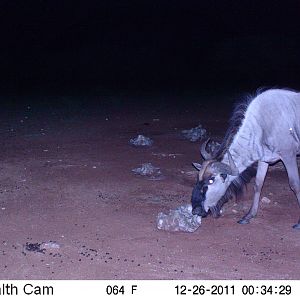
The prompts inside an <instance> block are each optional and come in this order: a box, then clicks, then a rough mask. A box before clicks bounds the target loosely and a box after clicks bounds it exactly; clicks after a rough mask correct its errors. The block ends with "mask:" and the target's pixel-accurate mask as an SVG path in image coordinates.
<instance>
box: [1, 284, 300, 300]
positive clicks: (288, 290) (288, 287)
mask: <svg viewBox="0 0 300 300" xmlns="http://www.w3.org/2000/svg"><path fill="white" fill-rule="evenodd" d="M141 297H153V298H154V299H255V300H257V299H300V281H297V280H291V281H281V280H53V281H52V280H45V281H43V280H1V281H0V300H1V299H30V298H33V299H74V298H76V299H79V298H81V299H89V300H93V299H142V298H141ZM153 298H152V299H153Z"/></svg>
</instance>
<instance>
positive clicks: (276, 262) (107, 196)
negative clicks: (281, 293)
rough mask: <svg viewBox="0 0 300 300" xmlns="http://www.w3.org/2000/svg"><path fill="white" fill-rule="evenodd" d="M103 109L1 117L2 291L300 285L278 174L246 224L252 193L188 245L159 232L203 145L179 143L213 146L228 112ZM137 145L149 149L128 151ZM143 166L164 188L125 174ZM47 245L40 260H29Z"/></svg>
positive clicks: (80, 104)
mask: <svg viewBox="0 0 300 300" xmlns="http://www.w3.org/2000/svg"><path fill="white" fill-rule="evenodd" d="M100 100H101V104H95V102H94V104H88V105H86V104H85V101H83V100H81V101H76V102H74V99H72V98H71V97H69V98H64V99H62V101H63V104H60V102H59V101H58V100H57V101H53V104H52V105H50V104H49V101H50V100H49V99H48V100H47V99H46V100H45V101H31V100H30V98H28V100H26V101H23V102H22V104H20V103H19V104H18V105H12V106H9V105H8V106H7V107H5V109H4V110H2V112H1V126H0V130H1V131H0V134H1V140H2V141H1V151H0V159H1V169H0V226H1V239H0V279H300V260H299V255H300V231H299V230H298V231H297V230H293V229H292V225H293V224H295V223H296V222H297V220H298V218H299V215H300V209H299V207H298V205H297V202H296V198H295V196H294V194H293V193H292V191H291V190H290V188H289V185H288V181H287V176H286V173H285V170H284V169H283V167H282V165H280V164H279V165H275V166H271V167H270V171H269V173H268V177H267V179H266V183H265V186H264V189H263V193H262V196H265V197H268V198H269V199H270V203H261V205H260V210H259V213H258V216H257V217H256V218H255V219H253V220H252V222H251V223H250V224H248V225H239V224H237V223H236V222H237V220H239V218H241V217H242V216H243V214H244V213H245V212H246V211H247V210H248V208H249V206H250V203H251V195H252V188H251V184H250V185H249V188H248V192H247V194H246V196H245V197H244V198H243V199H239V200H236V201H235V200H232V201H231V202H229V203H227V204H226V205H225V207H224V212H223V215H222V216H221V217H220V218H219V219H213V218H211V217H207V218H205V219H202V225H201V227H200V228H199V229H198V230H197V231H196V232H194V233H183V232H175V233H174V232H167V231H161V230H158V229H157V228H156V217H157V214H158V213H159V212H161V211H163V212H168V210H169V209H174V208H176V207H178V206H179V205H182V204H186V203H189V202H190V197H191V191H192V187H193V185H194V182H195V174H194V173H193V168H192V166H191V162H192V161H197V160H198V161H201V159H200V155H199V145H200V142H195V143H192V142H190V141H188V140H185V139H183V138H182V135H181V133H180V131H181V130H182V129H189V128H192V127H195V126H197V125H198V124H199V123H201V124H202V125H203V126H204V127H205V128H206V129H208V131H209V133H210V135H211V136H212V137H213V138H219V139H220V138H221V137H222V135H223V134H224V132H225V130H226V122H227V118H228V116H229V113H230V108H231V104H230V105H226V103H224V104H221V105H220V104H216V102H215V101H214V99H209V101H208V104H206V105H202V104H201V101H202V102H203V101H204V100H206V99H201V101H200V100H199V101H197V102H195V101H192V100H193V99H191V101H189V102H185V101H181V102H180V103H181V104H178V103H179V101H177V102H178V103H176V100H178V99H174V98H172V97H167V96H166V97H163V96H160V98H157V99H155V100H153V99H151V98H147V97H144V98H143V99H142V101H138V100H141V99H138V97H137V96H136V98H135V100H132V101H131V100H130V99H128V98H126V97H121V96H119V97H116V98H114V99H112V98H109V97H104V98H103V99H99V101H100ZM181 100H182V99H181ZM73 102H74V103H73ZM224 107H226V108H224ZM216 108H217V109H216ZM213 111H214V112H213ZM137 134H144V135H146V136H148V137H150V138H152V139H153V141H154V144H153V146H151V147H148V148H136V147H132V146H130V145H129V143H128V142H129V140H130V139H131V138H133V137H136V136H137ZM146 162H151V163H152V164H153V165H154V166H156V167H159V168H160V169H161V172H162V174H163V175H164V177H163V179H162V180H149V179H147V178H145V177H142V176H138V175H135V174H133V172H132V171H131V170H132V169H133V168H136V167H139V166H140V165H141V164H142V163H146ZM50 241H52V243H53V244H52V246H53V245H54V247H49V248H47V249H46V250H44V251H42V252H39V251H29V250H30V249H29V248H28V247H27V248H26V244H27V246H28V245H30V244H35V243H38V244H40V243H43V242H50ZM55 247H56V248H55ZM31 250H32V249H31Z"/></svg>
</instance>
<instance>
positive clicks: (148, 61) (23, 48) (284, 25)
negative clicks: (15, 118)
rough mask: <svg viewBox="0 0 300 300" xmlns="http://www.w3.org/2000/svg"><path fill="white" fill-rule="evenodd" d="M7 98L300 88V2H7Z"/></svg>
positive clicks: (0, 13) (1, 23) (1, 85)
mask: <svg viewBox="0 0 300 300" xmlns="http://www.w3.org/2000/svg"><path fill="white" fill-rule="evenodd" d="M0 28H1V29H0V33H1V47H0V65H1V68H0V89H1V92H2V94H5V93H9V94H26V93H28V94H31V93H32V94H34V93H40V94H43V93H45V94H76V93H89V94H93V93H94V94H97V93H101V91H102V90H112V91H122V90H127V91H135V90H140V91H143V90H144V91H164V90H166V91H170V90H174V91H185V90H194V91H197V90H203V89H216V90H218V89H226V88H228V89H241V90H242V89H254V88H257V87H259V86H284V87H287V86H288V87H292V88H299V87H300V2H299V1H276V0H274V1H238V0H235V1H231V0H229V1H216V0H210V1H200V0H198V1H161V0H160V1H156V0H152V1H146V0H139V1H113V0H111V1H100V0H98V1H87V0H86V1H62V0H51V1H41V0H40V1H37V0H36V1H32V0H26V1H24V0H22V1H14V0H7V1H3V0H2V1H0Z"/></svg>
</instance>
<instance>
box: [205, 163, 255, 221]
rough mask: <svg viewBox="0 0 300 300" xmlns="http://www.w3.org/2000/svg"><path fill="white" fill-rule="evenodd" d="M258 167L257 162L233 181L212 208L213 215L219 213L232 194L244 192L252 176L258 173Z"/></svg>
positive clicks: (236, 194)
mask: <svg viewBox="0 0 300 300" xmlns="http://www.w3.org/2000/svg"><path fill="white" fill-rule="evenodd" d="M256 169H257V165H256V164H255V165H253V166H250V167H249V168H247V169H246V170H245V171H243V172H242V173H241V174H239V176H238V177H237V178H236V179H234V180H233V181H232V182H231V184H230V185H229V187H228V189H227V190H226V192H225V194H224V195H223V197H222V198H221V199H220V200H219V201H218V203H217V205H216V206H215V207H212V208H210V210H211V212H212V214H213V215H215V216H217V215H219V214H220V210H221V208H222V206H223V205H224V203H226V202H228V200H229V199H231V197H232V196H238V195H240V194H241V193H242V192H243V189H244V187H245V186H246V185H247V183H249V182H250V180H251V178H252V177H254V176H255V175H256Z"/></svg>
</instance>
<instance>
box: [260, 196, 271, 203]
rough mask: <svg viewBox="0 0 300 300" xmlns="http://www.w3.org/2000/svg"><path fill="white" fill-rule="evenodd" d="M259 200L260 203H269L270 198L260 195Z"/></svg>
mask: <svg viewBox="0 0 300 300" xmlns="http://www.w3.org/2000/svg"><path fill="white" fill-rule="evenodd" d="M261 202H262V203H266V204H269V203H271V200H270V199H269V198H267V197H262V198H261Z"/></svg>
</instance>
